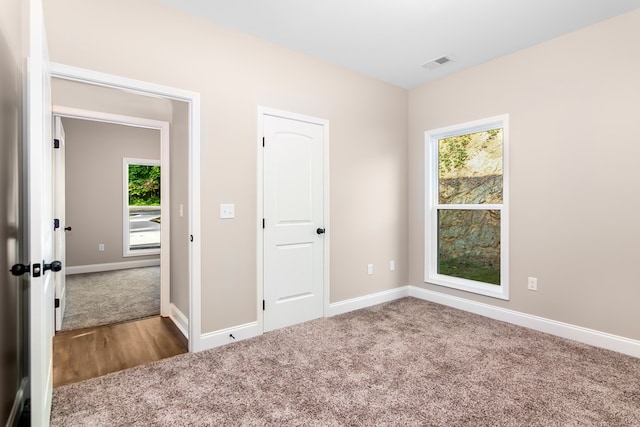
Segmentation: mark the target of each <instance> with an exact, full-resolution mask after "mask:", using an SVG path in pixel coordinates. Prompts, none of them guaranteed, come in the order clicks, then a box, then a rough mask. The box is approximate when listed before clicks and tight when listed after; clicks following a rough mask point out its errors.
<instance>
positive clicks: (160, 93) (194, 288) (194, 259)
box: [49, 62, 202, 352]
mask: <svg viewBox="0 0 640 427" xmlns="http://www.w3.org/2000/svg"><path fill="white" fill-rule="evenodd" d="M49 66H50V70H51V75H52V77H56V78H60V79H66V80H73V81H78V82H82V83H88V84H93V85H98V86H104V87H110V88H115V89H124V90H128V91H130V92H133V93H137V94H139V95H144V96H155V97H161V98H165V99H174V100H178V101H182V102H186V103H188V104H189V234H190V235H191V236H193V242H192V243H191V245H190V250H189V351H191V352H195V351H200V350H201V343H200V341H201V339H200V330H201V324H200V323H201V301H200V296H201V274H202V273H201V244H200V237H201V236H200V233H201V226H200V224H201V213H200V145H201V141H200V139H201V135H200V127H201V103H200V94H199V93H197V92H192V91H187V90H183V89H177V88H173V87H170V86H164V85H159V84H155V83H150V82H146V81H142V80H135V79H130V78H127V77H121V76H116V75H113V74H106V73H101V72H98V71H93V70H87V69H83V68H78V67H72V66H69V65H64V64H59V63H55V62H51V63H50V64H49Z"/></svg>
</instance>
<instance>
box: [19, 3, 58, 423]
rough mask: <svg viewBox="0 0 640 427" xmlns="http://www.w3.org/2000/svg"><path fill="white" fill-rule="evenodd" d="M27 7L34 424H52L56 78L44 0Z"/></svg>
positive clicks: (28, 190) (31, 383)
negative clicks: (53, 112)
mask: <svg viewBox="0 0 640 427" xmlns="http://www.w3.org/2000/svg"><path fill="white" fill-rule="evenodd" d="M27 6H28V8H27V9H26V10H27V11H28V13H27V14H26V18H27V19H28V21H27V28H28V34H29V44H28V46H29V47H28V53H27V102H26V112H25V116H26V122H27V144H26V148H27V150H26V161H27V174H28V180H27V182H28V183H27V192H28V195H27V201H28V204H29V205H28V206H29V207H28V225H27V226H28V230H29V231H28V232H29V259H30V268H31V279H30V280H31V282H30V285H29V311H30V312H29V368H30V372H29V375H30V385H31V390H30V394H31V423H32V425H35V426H46V425H49V419H50V415H51V394H52V390H53V388H52V384H53V372H52V366H53V364H52V360H53V359H52V344H53V334H54V330H53V326H54V325H53V323H54V322H53V304H54V283H53V282H54V281H53V274H52V271H51V270H57V269H58V268H57V266H56V265H55V264H53V265H52V260H53V197H52V196H53V191H52V190H53V188H52V171H51V169H52V168H51V165H52V158H51V156H52V151H53V140H52V138H51V77H50V74H49V71H48V58H47V56H48V55H47V46H46V41H45V34H44V18H43V15H42V4H41V0H29V2H28V4H27Z"/></svg>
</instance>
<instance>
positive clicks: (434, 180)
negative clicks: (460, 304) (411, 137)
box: [424, 114, 509, 300]
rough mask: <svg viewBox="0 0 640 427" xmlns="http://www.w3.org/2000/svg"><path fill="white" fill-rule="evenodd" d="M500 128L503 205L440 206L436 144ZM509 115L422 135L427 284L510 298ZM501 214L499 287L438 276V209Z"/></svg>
mask: <svg viewBox="0 0 640 427" xmlns="http://www.w3.org/2000/svg"><path fill="white" fill-rule="evenodd" d="M497 128H502V129H503V133H502V203H501V204H440V203H439V197H438V195H439V178H438V168H439V165H438V141H439V140H440V139H442V138H448V137H453V136H459V135H466V134H470V133H476V132H482V131H487V130H491V129H497ZM508 159H509V115H508V114H503V115H500V116H495V117H489V118H486V119H481V120H477V121H473V122H468V123H463V124H459V125H454V126H448V127H444V128H439V129H433V130H429V131H427V132H425V262H424V265H425V278H424V281H425V282H426V283H431V284H434V285H440V286H446V287H449V288H454V289H459V290H463V291H467V292H472V293H475V294H480V295H486V296H490V297H494V298H499V299H504V300H508V299H509V161H508ZM439 209H455V210H462V209H464V210H498V211H500V285H494V284H489V283H484V282H479V281H475V280H469V279H463V278H459V277H453V276H448V275H444V274H438V210H439Z"/></svg>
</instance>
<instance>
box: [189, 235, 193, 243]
mask: <svg viewBox="0 0 640 427" xmlns="http://www.w3.org/2000/svg"><path fill="white" fill-rule="evenodd" d="M189 241H191V242H193V234H191V235H189Z"/></svg>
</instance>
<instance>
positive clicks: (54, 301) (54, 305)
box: [53, 298, 60, 308]
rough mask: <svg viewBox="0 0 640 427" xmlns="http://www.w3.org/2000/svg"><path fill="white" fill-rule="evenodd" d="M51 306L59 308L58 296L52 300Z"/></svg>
mask: <svg viewBox="0 0 640 427" xmlns="http://www.w3.org/2000/svg"><path fill="white" fill-rule="evenodd" d="M53 308H60V298H56V299H54V300H53Z"/></svg>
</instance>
